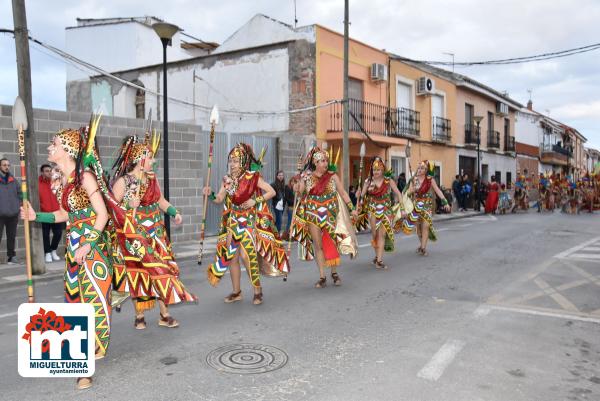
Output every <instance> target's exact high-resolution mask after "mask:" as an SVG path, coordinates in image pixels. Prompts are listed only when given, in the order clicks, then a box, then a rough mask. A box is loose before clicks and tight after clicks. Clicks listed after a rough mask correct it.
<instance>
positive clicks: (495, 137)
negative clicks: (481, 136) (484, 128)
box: [487, 131, 500, 149]
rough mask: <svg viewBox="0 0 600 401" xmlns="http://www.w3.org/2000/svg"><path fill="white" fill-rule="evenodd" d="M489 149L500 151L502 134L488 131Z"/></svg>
mask: <svg viewBox="0 0 600 401" xmlns="http://www.w3.org/2000/svg"><path fill="white" fill-rule="evenodd" d="M487 146H488V148H493V149H500V133H499V132H498V131H488V140H487Z"/></svg>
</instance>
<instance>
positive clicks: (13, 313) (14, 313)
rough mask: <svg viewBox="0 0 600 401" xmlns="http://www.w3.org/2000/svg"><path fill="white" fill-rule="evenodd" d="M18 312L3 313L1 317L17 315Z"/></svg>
mask: <svg viewBox="0 0 600 401" xmlns="http://www.w3.org/2000/svg"><path fill="white" fill-rule="evenodd" d="M16 314H17V312H10V313H5V314H3V315H0V319H2V318H5V317H10V316H15V315H16Z"/></svg>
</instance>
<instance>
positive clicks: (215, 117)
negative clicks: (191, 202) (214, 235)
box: [198, 105, 219, 265]
mask: <svg viewBox="0 0 600 401" xmlns="http://www.w3.org/2000/svg"><path fill="white" fill-rule="evenodd" d="M218 123H219V109H218V108H217V106H216V105H215V106H213V108H212V111H211V112H210V145H209V148H208V171H207V172H206V185H210V173H211V170H212V159H213V145H214V143H215V126H216V125H217V124H218ZM207 207H208V195H207V194H204V202H203V204H202V222H201V223H200V250H199V251H198V264H199V265H201V264H202V255H203V254H204V233H205V232H206V210H207Z"/></svg>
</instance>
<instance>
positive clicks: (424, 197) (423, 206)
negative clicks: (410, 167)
mask: <svg viewBox="0 0 600 401" xmlns="http://www.w3.org/2000/svg"><path fill="white" fill-rule="evenodd" d="M431 179H432V178H431V177H425V180H424V181H423V182H419V179H418V178H417V177H416V176H415V177H414V182H413V184H414V186H415V188H417V190H416V191H415V192H414V194H413V197H414V201H413V203H414V209H413V211H412V212H411V213H409V214H408V215H407V216H406V218H405V219H404V220H403V221H402V231H404V233H405V234H411V233H412V232H413V231H414V230H415V227H416V225H417V224H418V223H420V222H423V221H424V222H426V223H427V224H428V225H429V239H430V240H431V241H436V240H437V236H436V233H435V229H434V227H433V219H432V217H433V196H432V195H431Z"/></svg>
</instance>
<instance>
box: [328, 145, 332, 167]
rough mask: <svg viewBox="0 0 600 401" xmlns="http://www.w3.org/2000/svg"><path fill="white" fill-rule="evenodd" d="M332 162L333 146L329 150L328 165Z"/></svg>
mask: <svg viewBox="0 0 600 401" xmlns="http://www.w3.org/2000/svg"><path fill="white" fill-rule="evenodd" d="M332 161H333V145H331V147H330V148H329V163H331V162H332Z"/></svg>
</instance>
